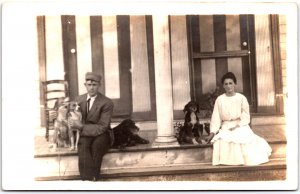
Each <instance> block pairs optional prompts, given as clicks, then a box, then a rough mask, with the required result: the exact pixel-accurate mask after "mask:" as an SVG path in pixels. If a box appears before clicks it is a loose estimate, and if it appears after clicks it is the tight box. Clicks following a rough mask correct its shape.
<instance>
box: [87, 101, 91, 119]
mask: <svg viewBox="0 0 300 194" xmlns="http://www.w3.org/2000/svg"><path fill="white" fill-rule="evenodd" d="M90 101H91V99H90V98H89V99H88V100H87V101H86V115H87V114H88V113H89V111H90Z"/></svg>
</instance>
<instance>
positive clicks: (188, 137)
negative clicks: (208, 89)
mask: <svg viewBox="0 0 300 194" xmlns="http://www.w3.org/2000/svg"><path fill="white" fill-rule="evenodd" d="M183 112H184V114H185V117H184V124H183V126H180V127H179V134H178V138H177V139H178V142H179V143H180V144H182V143H189V144H199V143H201V141H200V139H201V137H202V134H203V126H202V125H200V123H199V118H198V116H197V113H199V105H198V103H196V102H195V101H190V102H188V103H187V104H186V105H185V106H184V109H183Z"/></svg>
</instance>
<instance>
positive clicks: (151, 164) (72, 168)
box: [34, 117, 287, 181]
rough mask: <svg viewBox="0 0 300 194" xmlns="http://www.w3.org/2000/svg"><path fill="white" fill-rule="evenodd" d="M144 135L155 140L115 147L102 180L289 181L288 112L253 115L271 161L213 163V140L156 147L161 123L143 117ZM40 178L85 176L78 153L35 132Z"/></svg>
mask: <svg viewBox="0 0 300 194" xmlns="http://www.w3.org/2000/svg"><path fill="white" fill-rule="evenodd" d="M138 124H140V128H141V132H140V136H142V137H143V138H146V139H148V140H149V141H150V144H147V145H138V146H134V147H129V148H126V149H125V150H118V149H111V150H110V151H109V152H108V153H107V154H106V155H105V156H104V159H103V164H102V168H101V174H102V177H103V178H102V181H168V180H170V181H171V180H172V181H174V180H177V181H187V180H188V181H258V180H285V178H286V142H287V140H286V136H285V122H284V118H282V117H257V118H253V119H252V129H253V131H254V132H255V133H256V134H257V135H259V136H261V137H263V138H265V139H266V140H267V141H268V142H269V144H270V145H271V147H272V150H273V152H272V155H271V157H270V161H269V162H268V163H266V164H262V165H259V166H212V165H211V160H212V145H181V146H177V147H154V146H152V143H153V142H154V140H155V138H156V130H155V123H152V122H141V123H138ZM35 148H36V149H35V156H34V157H35V162H36V164H35V166H36V168H35V177H36V180H76V179H79V172H78V164H77V162H78V158H77V153H76V152H75V151H69V150H68V149H67V148H61V149H58V150H57V151H56V152H51V151H50V149H49V148H48V142H46V140H45V138H44V137H43V136H36V137H35Z"/></svg>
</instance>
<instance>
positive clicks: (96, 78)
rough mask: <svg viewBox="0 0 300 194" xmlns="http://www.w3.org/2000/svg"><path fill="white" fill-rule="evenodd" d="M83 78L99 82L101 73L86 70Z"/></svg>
mask: <svg viewBox="0 0 300 194" xmlns="http://www.w3.org/2000/svg"><path fill="white" fill-rule="evenodd" d="M85 80H93V81H96V82H100V81H101V75H98V74H96V73H93V72H87V73H86V74H85Z"/></svg>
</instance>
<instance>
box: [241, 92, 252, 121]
mask: <svg viewBox="0 0 300 194" xmlns="http://www.w3.org/2000/svg"><path fill="white" fill-rule="evenodd" d="M241 108H242V112H241V117H240V119H241V120H240V122H239V126H245V125H249V123H250V112H249V103H248V101H247V98H246V97H245V96H243V97H242V106H241Z"/></svg>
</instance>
